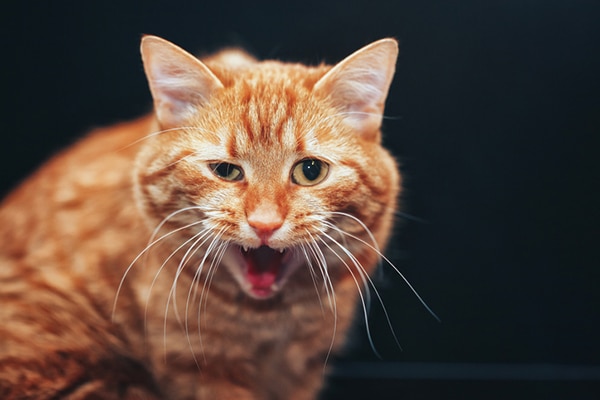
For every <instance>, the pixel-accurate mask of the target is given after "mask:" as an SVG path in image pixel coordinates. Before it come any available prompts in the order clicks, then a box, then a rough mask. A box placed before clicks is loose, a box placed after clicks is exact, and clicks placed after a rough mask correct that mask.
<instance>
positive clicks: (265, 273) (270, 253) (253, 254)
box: [244, 246, 283, 289]
mask: <svg viewBox="0 0 600 400" xmlns="http://www.w3.org/2000/svg"><path fill="white" fill-rule="evenodd" d="M244 258H245V259H246V263H247V265H248V273H247V276H246V277H247V279H248V282H250V283H251V284H252V286H253V287H254V288H257V289H269V288H270V287H271V286H272V285H273V283H275V281H276V280H277V274H278V273H279V268H280V266H281V259H282V258H283V254H281V253H279V252H278V251H275V250H273V249H271V248H269V247H267V246H262V247H259V248H258V249H255V250H249V251H248V252H247V253H246V254H244Z"/></svg>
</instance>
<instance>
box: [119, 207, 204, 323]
mask: <svg viewBox="0 0 600 400" xmlns="http://www.w3.org/2000/svg"><path fill="white" fill-rule="evenodd" d="M197 209H199V207H196V206H192V207H186V208H182V209H179V210H177V211H175V212H172V213H171V214H169V215H168V216H166V217H165V218H163V220H162V221H161V222H160V223H159V224H158V226H157V227H156V228H155V229H154V231H153V232H152V235H151V236H150V239H149V240H148V245H147V246H146V247H145V248H144V249H143V250H142V251H141V252H140V253H139V254H138V255H137V256H136V257H135V258H134V259H133V261H132V262H131V263H130V264H129V266H128V267H127V268H126V269H125V272H124V273H123V276H122V277H121V281H120V282H119V286H118V287H117V291H116V293H115V300H114V302H113V309H112V316H111V318H112V319H113V321H114V317H115V312H116V307H117V301H118V299H119V295H120V293H121V290H122V288H123V284H124V283H125V279H126V278H127V275H128V274H129V272H130V271H131V269H132V268H133V266H134V265H135V264H136V263H137V262H138V261H139V259H140V258H141V257H142V256H144V255H147V254H148V251H149V250H150V249H151V248H152V247H154V246H155V245H156V244H158V243H159V242H161V241H163V240H164V239H166V238H168V237H169V236H172V235H173V234H175V233H177V232H180V231H182V230H185V229H187V228H191V227H193V226H195V225H198V224H201V223H202V221H195V222H192V223H190V224H187V225H185V226H182V227H179V228H177V229H174V230H172V231H170V232H168V233H166V234H164V235H163V236H161V237H159V238H158V239H155V237H156V235H157V234H158V232H159V231H160V230H161V229H162V227H163V226H164V225H165V224H166V223H167V222H168V221H169V220H170V219H171V218H173V217H174V216H176V215H177V214H180V213H182V212H186V211H191V210H197ZM144 264H145V263H144Z"/></svg>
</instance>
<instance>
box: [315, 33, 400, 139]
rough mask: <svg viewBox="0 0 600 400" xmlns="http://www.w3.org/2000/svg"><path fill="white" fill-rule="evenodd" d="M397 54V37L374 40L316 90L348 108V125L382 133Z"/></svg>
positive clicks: (365, 132)
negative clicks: (394, 38)
mask: <svg viewBox="0 0 600 400" xmlns="http://www.w3.org/2000/svg"><path fill="white" fill-rule="evenodd" d="M397 55H398V45H397V43H396V41H394V40H393V39H383V40H380V41H377V42H375V43H372V44H370V45H368V46H366V47H364V48H362V49H360V50H358V51H357V52H355V53H354V54H352V55H350V56H349V57H347V58H346V59H344V60H343V61H342V62H340V63H338V64H337V65H336V66H334V67H333V68H332V69H331V70H330V71H329V72H328V73H327V74H325V76H323V77H322V78H321V79H320V80H319V81H318V82H317V83H316V84H315V88H314V90H315V92H317V93H320V94H321V95H323V96H325V97H328V98H329V99H330V100H332V102H333V104H334V106H336V107H337V108H338V109H340V110H341V111H345V112H346V114H345V115H344V121H345V122H346V124H347V125H349V126H351V127H352V128H353V129H355V130H356V131H358V132H359V133H361V134H363V135H365V136H371V135H373V134H375V136H376V137H378V130H379V127H380V125H381V118H382V115H383V109H384V104H385V99H386V97H387V93H388V90H389V87H390V84H391V82H392V78H393V75H394V70H395V64H396V58H397Z"/></svg>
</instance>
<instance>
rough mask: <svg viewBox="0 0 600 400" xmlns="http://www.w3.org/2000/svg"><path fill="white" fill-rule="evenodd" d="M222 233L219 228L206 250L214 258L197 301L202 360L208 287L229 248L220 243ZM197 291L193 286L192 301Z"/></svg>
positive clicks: (226, 243)
mask: <svg viewBox="0 0 600 400" xmlns="http://www.w3.org/2000/svg"><path fill="white" fill-rule="evenodd" d="M224 232H225V228H221V230H220V231H219V232H218V233H217V235H216V236H215V238H214V240H213V242H212V243H211V244H210V245H209V249H208V250H207V254H209V253H210V252H213V250H214V253H215V256H214V257H213V259H212V261H211V263H210V265H209V267H208V271H207V272H206V279H205V280H204V283H203V284H202V290H201V291H200V299H199V301H198V315H197V317H196V321H197V331H198V340H199V342H200V350H201V352H202V357H203V358H204V360H206V355H205V352H204V343H203V341H202V318H203V317H204V321H205V323H206V315H207V312H206V307H207V305H208V292H209V291H210V286H211V284H212V280H213V278H214V273H215V272H216V269H217V268H218V266H219V265H220V263H221V260H222V259H223V256H224V255H225V251H226V250H227V247H228V246H229V243H228V242H226V241H225V242H222V241H220V240H221V237H222V236H223V233H224ZM205 261H206V257H205V258H204V259H203V260H202V262H201V264H200V265H199V267H198V268H199V270H201V269H202V267H203V265H204V262H205ZM197 289H198V287H197V286H195V287H194V299H195V298H196V295H197ZM201 310H203V311H204V312H202V311H201ZM194 358H195V355H194Z"/></svg>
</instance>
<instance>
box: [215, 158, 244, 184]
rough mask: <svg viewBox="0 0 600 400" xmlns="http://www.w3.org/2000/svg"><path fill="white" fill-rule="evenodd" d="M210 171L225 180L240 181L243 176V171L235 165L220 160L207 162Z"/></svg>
mask: <svg viewBox="0 0 600 400" xmlns="http://www.w3.org/2000/svg"><path fill="white" fill-rule="evenodd" d="M209 167H210V169H211V170H212V172H213V173H214V174H215V175H216V176H218V177H219V178H221V179H224V180H226V181H240V180H242V179H243V178H244V172H243V171H242V168H241V167H238V166H237V165H234V164H230V163H226V162H220V163H212V164H209Z"/></svg>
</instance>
